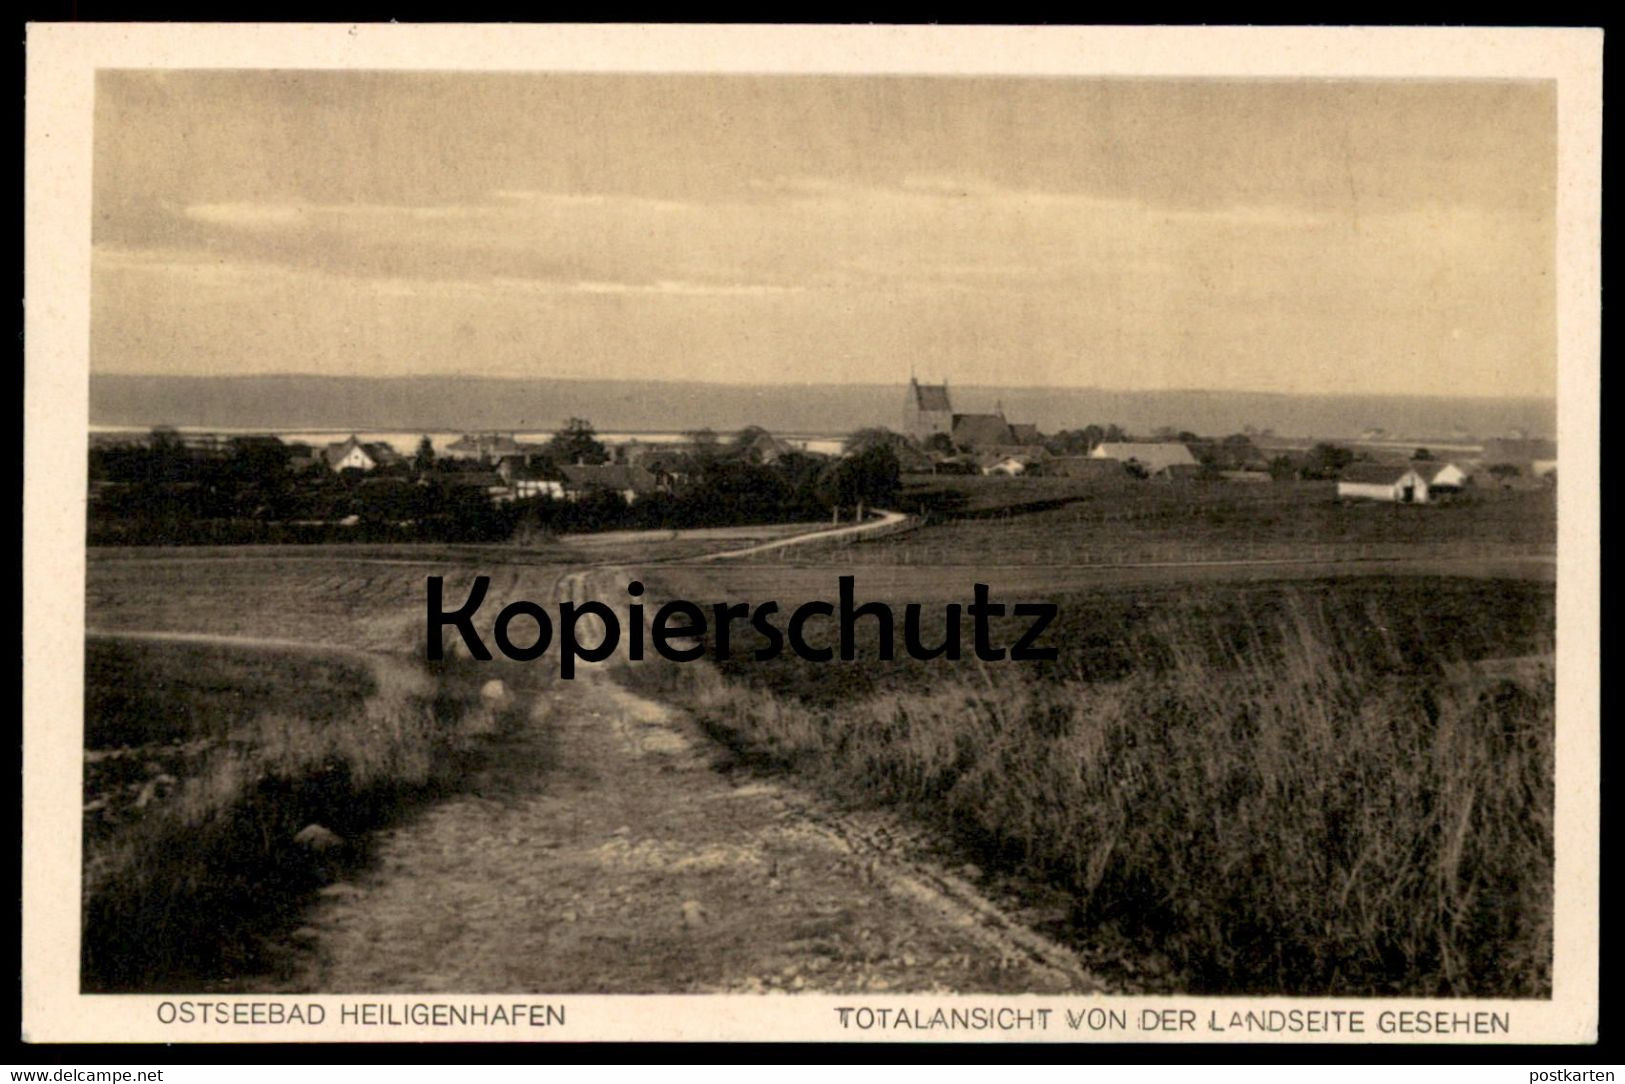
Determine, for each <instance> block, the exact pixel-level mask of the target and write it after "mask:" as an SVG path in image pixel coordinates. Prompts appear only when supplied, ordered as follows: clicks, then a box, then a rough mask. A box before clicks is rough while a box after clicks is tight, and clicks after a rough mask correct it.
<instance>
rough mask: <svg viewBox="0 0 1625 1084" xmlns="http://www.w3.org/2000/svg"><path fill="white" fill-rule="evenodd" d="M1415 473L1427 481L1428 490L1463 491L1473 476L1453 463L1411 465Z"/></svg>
mask: <svg viewBox="0 0 1625 1084" xmlns="http://www.w3.org/2000/svg"><path fill="white" fill-rule="evenodd" d="M1411 466H1412V467H1414V468H1416V472H1417V473H1418V474H1420V475H1422V477H1424V478H1426V479H1427V483H1428V489H1429V490H1456V489H1465V488H1467V486H1468V485H1470V484H1471V483H1472V480H1473V476H1472V474H1470V473H1469V472H1468V471H1466V470H1465V469H1463V468H1462V467H1459V466H1457V465H1456V464H1454V463H1412V464H1411Z"/></svg>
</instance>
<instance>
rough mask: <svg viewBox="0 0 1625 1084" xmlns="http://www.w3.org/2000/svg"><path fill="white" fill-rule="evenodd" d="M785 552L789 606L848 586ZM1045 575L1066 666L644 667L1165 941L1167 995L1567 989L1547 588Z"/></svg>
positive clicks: (829, 772) (1106, 936)
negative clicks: (1560, 966)
mask: <svg viewBox="0 0 1625 1084" xmlns="http://www.w3.org/2000/svg"><path fill="white" fill-rule="evenodd" d="M778 571H779V572H780V576H779V579H780V593H779V594H778V595H775V596H774V597H778V598H781V599H782V600H783V604H784V605H785V606H789V605H791V604H793V601H794V598H793V596H794V595H795V586H796V584H797V583H799V584H804V585H805V586H806V587H807V588H808V589H811V588H812V586H813V582H814V579H818V578H823V579H825V580H827V583H825V585H824V586H822V588H820V589H819V593H822V594H824V595H826V596H831V595H832V594H833V591H832V589H831V588H832V585H833V579H834V574H835V570H827V571H826V572H823V573H819V574H817V575H816V576H815V575H814V573H813V570H778ZM785 571H794V572H796V573H799V574H801V575H802V576H803V577H812V578H809V579H804V580H798V581H795V583H786V581H785V578H784V576H783V573H784V572H785ZM767 572H768V570H766V569H763V570H760V572H758V571H757V570H756V569H752V568H744V567H741V568H732V569H725V570H717V569H708V570H706V571H705V572H704V573H703V574H702V575H703V577H704V578H703V579H701V580H696V579H694V578H692V577H693V576H694V572H693V571H692V570H688V569H682V570H678V569H671V570H661V571H660V576H661V580H660V582H659V586H660V587H661V589H662V590H663V591H664V592H667V593H674V594H677V595H682V596H684V597H691V598H699V597H702V596H703V595H704V594H706V593H708V592H709V593H715V592H717V591H718V590H723V589H725V588H726V587H727V586H728V585H727V583H726V582H725V581H726V578H727V577H728V576H729V575H734V576H742V577H744V578H745V580H746V581H747V582H748V583H749V585H751V586H754V585H755V582H756V581H755V577H757V576H760V575H763V574H766V573H767ZM977 578H981V577H977ZM935 579H936V581H937V582H940V583H943V584H944V589H943V590H942V591H939V592H938V597H939V598H941V597H944V596H949V595H954V596H959V595H963V596H968V593H969V581H968V579H967V580H966V581H965V582H964V583H959V584H958V585H957V590H950V589H948V588H947V587H946V585H947V583H948V582H950V580H951V579H952V580H954V582H957V578H951V577H948V576H944V575H942V574H938V575H937V576H936V577H935ZM921 582H922V583H923V580H922V581H921ZM858 583H859V585H860V590H859V597H860V599H864V598H873V597H876V592H874V591H873V590H870V591H867V592H866V591H864V590H863V589H862V585H863V584H864V583H865V579H864V578H863V577H862V576H861V575H860V577H859V580H858ZM734 586H735V587H736V588H740V587H743V586H745V584H741V583H735V584H734ZM748 593H749V592H748V591H744V590H737V591H736V593H735V596H734V597H741V598H743V597H745V596H746V595H747V594H748ZM719 597H729V596H728V595H726V594H722V595H720V596H719ZM924 597H925V596H922V595H920V594H917V593H910V594H906V595H896V596H892V597H891V599H890V601H892V603H893V606H894V609H895V610H897V611H898V613H899V614H900V613H901V606H902V604H903V603H904V602H905V601H922V600H923V598H924ZM1016 597H1020V596H1016ZM1026 597H1027V598H1035V597H1043V596H1042V595H1028V596H1026ZM1050 597H1053V598H1055V600H1056V601H1057V602H1058V603H1059V604H1060V607H1061V615H1062V616H1061V618H1060V619H1059V621H1058V625H1057V628H1056V629H1055V631H1054V633H1053V634H1052V635H1051V636H1050V637H1049V638H1048V642H1050V643H1054V644H1057V645H1059V646H1060V648H1061V658H1060V659H1059V660H1058V661H1057V662H1055V663H1053V664H1041V665H1040V664H1030V665H1017V664H1011V663H990V664H978V663H976V662H975V661H974V660H972V659H968V658H967V659H966V660H963V661H961V662H960V663H959V664H957V665H954V664H947V665H945V664H941V663H937V662H931V663H920V662H912V661H903V660H900V661H898V662H896V663H891V664H883V663H876V662H874V661H869V662H859V663H855V664H844V665H843V664H840V663H826V664H816V663H807V662H804V661H801V660H798V659H795V658H793V657H781V658H780V659H779V660H777V661H775V662H772V663H757V662H754V661H746V660H745V659H743V658H736V660H735V661H734V662H732V663H728V664H724V665H722V666H721V667H718V666H714V665H710V664H689V665H684V666H669V667H664V668H662V667H660V666H644V667H641V668H635V669H634V671H633V672H634V674H635V675H636V676H635V677H634V680H637V681H640V682H643V683H645V684H647V685H648V686H649V687H651V688H652V689H654V690H656V691H658V692H659V693H661V694H663V695H666V696H669V697H671V698H673V699H676V700H679V701H681V702H683V703H685V704H687V705H688V706H689V707H690V708H691V709H692V710H693V711H694V712H695V713H696V715H697V717H698V718H699V719H700V720H701V722H702V723H703V724H704V725H705V726H706V727H707V728H708V729H709V730H710V731H711V733H712V734H713V735H715V736H716V737H717V738H718V739H719V740H721V741H723V742H724V743H726V744H728V745H729V746H730V747H732V748H734V749H735V750H736V751H738V752H739V753H740V754H741V755H742V756H744V757H745V758H747V760H749V761H750V762H752V763H755V764H757V765H759V766H762V767H764V768H767V769H769V770H780V771H787V772H791V773H794V774H796V775H798V776H800V777H802V778H804V779H806V780H808V781H811V782H813V783H816V784H818V785H820V786H822V787H824V788H827V789H829V790H830V791H832V792H833V793H836V794H838V795H840V796H842V797H844V798H845V799H847V800H849V801H852V802H855V803H860V804H863V803H882V804H888V805H893V806H896V807H899V808H902V809H904V810H908V811H911V812H913V813H915V814H917V815H919V816H920V817H921V818H923V819H924V820H925V821H926V822H927V823H930V824H932V825H935V826H938V827H946V828H947V829H948V830H949V831H950V833H951V834H952V836H953V837H954V838H955V839H957V840H958V845H959V846H961V847H962V848H963V849H964V850H965V851H966V852H967V853H969V854H970V855H972V856H974V859H975V860H976V861H977V862H978V863H980V864H982V865H984V866H988V867H992V868H1002V869H1006V870H1010V871H1014V872H1017V873H1019V874H1022V875H1027V876H1036V877H1040V878H1042V879H1045V880H1047V881H1049V882H1051V883H1052V884H1054V885H1057V886H1059V887H1061V888H1062V889H1064V890H1065V892H1066V893H1067V895H1068V897H1069V898H1070V899H1071V900H1072V901H1073V906H1072V911H1071V914H1070V915H1069V916H1067V918H1066V919H1065V920H1064V921H1063V922H1062V924H1061V925H1062V929H1060V930H1059V931H1057V932H1060V933H1062V934H1063V935H1065V936H1069V937H1070V938H1071V939H1072V940H1073V941H1074V942H1075V943H1079V944H1087V945H1092V946H1100V945H1103V944H1105V945H1117V946H1120V949H1121V953H1120V954H1121V956H1122V957H1123V958H1125V959H1129V958H1132V959H1135V960H1136V961H1138V963H1139V964H1141V965H1143V964H1144V963H1145V961H1146V960H1148V959H1149V960H1155V961H1158V962H1159V966H1160V968H1161V974H1162V976H1163V977H1162V979H1161V980H1160V986H1161V987H1163V988H1166V989H1167V990H1170V991H1173V990H1179V991H1185V992H1201V993H1298V994H1334V995H1354V994H1369V995H1395V994H1410V995H1440V996H1488V995H1497V996H1543V995H1545V994H1547V993H1549V991H1550V952H1551V869H1552V865H1551V863H1552V836H1551V815H1552V801H1553V798H1552V779H1553V774H1552V773H1553V764H1552V746H1553V733H1554V730H1553V683H1552V674H1551V662H1550V660H1551V651H1552V618H1553V612H1554V611H1553V605H1554V602H1553V596H1552V587H1551V585H1550V584H1549V583H1541V582H1513V581H1495V580H1478V581H1474V580H1467V579H1458V578H1448V577H1414V576H1366V577H1353V578H1337V579H1315V580H1305V581H1300V582H1290V583H1268V582H1266V583H1246V582H1241V583H1206V584H1203V583H1198V584H1190V583H1186V584H1177V585H1169V584H1165V585H1163V586H1161V587H1147V586H1144V585H1137V586H1134V587H1132V588H1129V587H1117V588H1102V589H1096V590H1091V591H1085V592H1073V593H1070V594H1059V595H1053V596H1050ZM965 600H966V599H961V601H965ZM935 609H936V617H935V619H934V624H935V628H936V629H940V628H941V625H942V620H941V609H940V605H938V606H937V607H935ZM926 612H927V613H928V614H929V613H930V612H931V608H929V607H928V608H927V610H926ZM810 627H811V628H812V629H814V630H820V629H821V630H823V631H822V632H821V633H819V636H815V637H813V638H815V639H816V638H819V637H822V638H825V639H827V637H828V628H827V623H825V622H818V623H815V624H814V625H812V626H810ZM859 627H860V629H865V630H872V629H873V628H874V622H865V623H863V624H861V625H860V626H859ZM744 646H748V645H746V644H745V643H744V642H742V643H741V647H744ZM871 650H872V644H871ZM863 657H864V653H863V652H861V651H860V659H861V658H863ZM869 657H870V659H871V660H872V654H871V655H870V656H869ZM1108 955H1109V954H1108ZM1097 962H1099V961H1097ZM1102 966H1103V968H1104V969H1105V970H1107V971H1108V972H1109V971H1110V970H1111V966H1112V965H1111V962H1110V961H1105V962H1104V963H1103V964H1102Z"/></svg>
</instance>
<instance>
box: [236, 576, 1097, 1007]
mask: <svg viewBox="0 0 1625 1084" xmlns="http://www.w3.org/2000/svg"><path fill="white" fill-rule="evenodd" d="M587 575H588V574H587V573H581V572H576V573H570V574H568V575H566V576H565V577H563V579H562V581H561V583H560V587H559V590H560V592H561V593H564V594H567V595H568V596H569V597H574V598H577V599H581V598H584V597H587V595H588V592H587V590H586V587H587ZM723 757H725V754H724V753H723V752H722V751H721V750H720V749H719V748H718V747H717V746H716V745H715V744H714V743H712V742H711V741H710V740H709V739H707V738H705V737H704V736H703V735H702V734H701V733H700V731H699V730H698V728H697V727H696V726H695V725H694V724H693V723H692V722H691V721H690V720H689V719H687V718H686V717H685V716H684V715H683V714H682V713H680V712H677V711H675V710H673V709H670V708H667V707H665V706H663V705H660V704H657V703H654V702H651V701H649V700H645V699H643V698H641V697H639V696H636V695H634V694H633V693H630V692H628V691H627V690H625V689H624V688H622V687H621V686H619V685H618V684H616V683H615V681H614V680H613V678H612V677H611V675H610V674H609V673H608V672H606V671H605V670H603V669H601V668H592V667H584V668H583V670H582V671H581V672H580V673H579V676H578V677H577V678H576V679H575V680H574V681H571V682H562V681H561V682H555V683H553V684H552V685H551V686H549V687H548V688H547V689H546V690H545V691H543V692H542V693H541V694H540V695H539V696H538V698H537V700H536V702H535V707H534V709H533V711H532V713H531V720H530V725H529V726H527V727H525V728H523V729H522V730H521V731H520V732H519V733H518V734H517V735H515V736H514V737H513V739H512V741H511V742H510V744H509V746H508V747H506V748H504V749H503V750H502V751H501V755H499V756H495V757H492V758H491V760H490V762H489V763H488V765H487V766H486V767H485V768H484V769H483V770H482V771H481V772H480V773H479V774H478V775H477V777H476V778H474V779H471V780H470V781H469V785H468V787H467V788H466V790H465V792H464V793H463V794H461V795H460V796H458V797H455V798H452V799H450V800H448V801H445V802H443V803H441V804H439V805H437V806H435V807H434V808H432V809H430V810H428V811H427V812H425V813H424V814H423V815H422V816H421V817H419V818H417V819H415V820H413V821H411V822H409V823H407V824H404V825H402V826H400V827H398V828H396V829H393V830H391V831H389V832H387V833H384V834H382V835H381V836H380V837H379V838H378V839H377V841H376V845H375V848H374V854H375V858H376V860H375V861H374V862H373V863H372V864H371V865H370V866H369V867H368V869H366V870H365V871H363V872H361V873H359V874H357V875H356V876H355V877H354V879H353V880H352V881H350V882H346V883H340V884H336V885H332V886H329V887H328V888H327V889H325V890H324V891H323V893H322V896H321V898H320V899H319V900H318V901H317V903H316V905H315V906H314V908H313V909H312V912H311V914H310V917H309V921H308V924H307V925H306V926H305V927H303V928H302V929H301V930H299V931H297V934H296V938H295V940H296V943H297V946H298V947H296V948H295V949H294V950H293V956H292V960H291V964H290V969H289V972H288V973H287V974H286V975H284V976H282V977H281V978H279V979H277V980H276V981H274V982H269V981H268V982H266V983H264V984H262V985H261V988H262V989H276V990H283V991H295V990H297V991H321V992H332V993H340V992H361V991H367V992H386V991H426V992H428V991H434V992H465V993H470V992H484V993H498V992H555V993H656V992H668V993H684V992H702V991H709V992H717V991H735V992H743V991H768V990H789V991H795V990H808V991H825V992H835V991H843V992H848V991H850V992H855V991H864V990H870V991H881V990H892V991H984V992H987V991H998V992H1012V993H1013V992H1032V993H1053V992H1061V991H1089V990H1095V989H1098V988H1099V986H1098V984H1097V983H1096V982H1095V981H1094V980H1093V979H1092V978H1091V976H1090V975H1089V974H1088V973H1087V972H1086V971H1085V970H1084V969H1083V968H1082V967H1081V966H1080V965H1079V964H1078V962H1077V960H1076V959H1075V958H1074V957H1073V956H1072V954H1071V953H1069V952H1068V951H1066V950H1065V949H1063V948H1061V947H1059V946H1057V945H1055V944H1053V943H1051V942H1049V941H1047V940H1046V939H1044V938H1042V937H1041V936H1039V935H1037V934H1035V933H1033V932H1032V931H1031V930H1029V929H1026V928H1024V927H1023V926H1022V925H1020V924H1019V923H1017V922H1014V921H1012V920H1011V919H1010V918H1008V917H1007V916H1005V915H1004V914H1002V913H1001V912H1000V911H999V909H998V908H996V907H995V906H993V905H992V904H990V903H989V902H988V901H987V900H985V899H984V898H983V897H982V896H981V895H979V894H978V892H977V891H976V890H975V889H974V888H973V887H972V886H971V885H970V884H969V883H967V882H966V881H965V880H963V879H961V878H960V877H959V876H957V875H956V874H954V873H952V872H950V871H948V870H946V869H942V868H938V867H937V866H935V865H934V864H932V863H930V862H928V861H925V860H922V859H919V858H911V857H907V856H905V855H902V854H899V853H898V851H897V849H896V848H894V847H891V846H889V839H890V836H889V834H888V832H887V829H886V826H885V820H884V818H879V817H875V818H870V817H865V818H856V817H851V816H843V815H841V814H838V813H836V812H835V811H833V810H831V809H829V808H827V807H825V806H824V805H823V804H821V803H820V802H819V801H817V800H816V799H814V798H813V797H811V796H809V795H806V794H803V793H800V792H798V791H796V790H795V789H794V788H792V787H789V786H788V785H785V784H782V783H778V782H768V781H763V780H739V779H731V778H730V776H729V775H728V774H726V773H724V772H722V771H719V767H720V766H721V764H720V761H719V758H723Z"/></svg>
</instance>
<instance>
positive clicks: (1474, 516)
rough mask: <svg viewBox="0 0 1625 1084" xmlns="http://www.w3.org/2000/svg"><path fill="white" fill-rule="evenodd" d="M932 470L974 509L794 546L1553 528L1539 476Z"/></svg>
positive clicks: (1037, 556) (1226, 543)
mask: <svg viewBox="0 0 1625 1084" xmlns="http://www.w3.org/2000/svg"><path fill="white" fill-rule="evenodd" d="M933 484H934V485H936V486H939V487H949V488H953V487H958V488H959V489H962V490H963V491H964V494H965V497H966V500H967V502H968V504H967V507H970V508H974V509H975V515H974V516H966V515H964V514H959V515H950V516H949V517H948V518H946V519H942V520H939V521H936V522H931V523H928V524H927V525H926V526H925V527H923V528H921V529H920V530H917V531H913V532H911V533H908V534H904V535H899V536H896V537H894V538H883V539H876V540H874V541H866V542H858V543H855V544H854V543H846V544H843V545H836V544H812V545H809V546H806V547H803V548H801V549H799V550H798V551H797V553H796V555H795V559H796V560H798V561H801V562H805V563H817V562H821V561H828V560H831V559H836V560H839V561H841V562H844V563H855V564H912V565H930V566H937V565H944V564H979V563H993V564H1075V565H1094V564H1103V565H1113V564H1126V563H1136V562H1146V561H1160V562H1173V561H1205V560H1206V561H1211V560H1281V559H1296V558H1306V559H1317V560H1341V559H1350V558H1359V559H1373V558H1396V559H1409V558H1413V557H1416V556H1445V555H1451V556H1477V555H1484V556H1491V555H1495V554H1504V553H1511V552H1516V553H1550V552H1551V551H1552V548H1553V546H1554V545H1555V543H1556V536H1557V533H1556V532H1557V514H1556V501H1555V496H1554V494H1553V493H1552V492H1550V491H1542V490H1536V491H1516V492H1515V491H1499V490H1483V491H1480V492H1477V493H1474V494H1471V495H1469V496H1464V497H1462V498H1461V499H1459V500H1456V501H1453V502H1450V503H1438V504H1431V505H1424V506H1401V505H1392V504H1383V503H1380V502H1373V501H1343V500H1338V498H1337V495H1336V486H1335V484H1333V483H1331V482H1279V483H1271V484H1268V485H1239V484H1228V483H1196V482H1192V483H1176V484H1166V483H1158V482H1135V483H1132V484H1127V485H1125V484H1123V483H1116V482H1114V483H1108V484H1101V483H1095V482H1089V481H1072V480H1069V479H1023V478H942V479H936V480H934V482H933ZM907 502H908V495H907V491H905V497H904V500H903V502H902V503H903V504H904V506H905V507H906V506H907ZM1001 502H1003V503H1001ZM771 559H774V558H772V557H764V558H763V560H771Z"/></svg>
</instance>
